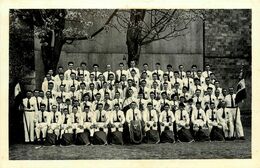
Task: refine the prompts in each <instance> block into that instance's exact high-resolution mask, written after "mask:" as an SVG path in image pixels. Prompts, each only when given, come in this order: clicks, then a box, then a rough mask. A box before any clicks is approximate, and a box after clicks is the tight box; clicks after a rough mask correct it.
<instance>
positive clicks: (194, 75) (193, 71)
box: [191, 65, 198, 79]
mask: <svg viewBox="0 0 260 168" xmlns="http://www.w3.org/2000/svg"><path fill="white" fill-rule="evenodd" d="M191 77H192V78H193V79H195V78H197V77H198V75H197V65H192V66H191Z"/></svg>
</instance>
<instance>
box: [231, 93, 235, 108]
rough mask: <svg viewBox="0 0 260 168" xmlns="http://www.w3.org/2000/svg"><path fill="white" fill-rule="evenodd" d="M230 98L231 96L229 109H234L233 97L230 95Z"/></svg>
mask: <svg viewBox="0 0 260 168" xmlns="http://www.w3.org/2000/svg"><path fill="white" fill-rule="evenodd" d="M230 96H231V107H232V108H233V107H235V105H234V100H233V95H230Z"/></svg>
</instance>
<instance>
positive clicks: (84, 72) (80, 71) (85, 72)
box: [77, 62, 90, 82]
mask: <svg viewBox="0 0 260 168" xmlns="http://www.w3.org/2000/svg"><path fill="white" fill-rule="evenodd" d="M80 75H83V78H84V81H86V82H87V81H89V75H90V73H89V71H88V70H87V64H86V63H85V62H81V63H80V67H79V68H78V71H77V76H78V77H79V76H80Z"/></svg>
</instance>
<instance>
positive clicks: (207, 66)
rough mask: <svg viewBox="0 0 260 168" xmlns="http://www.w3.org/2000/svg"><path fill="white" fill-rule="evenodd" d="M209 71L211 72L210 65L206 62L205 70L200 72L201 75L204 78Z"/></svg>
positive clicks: (207, 75) (208, 74)
mask: <svg viewBox="0 0 260 168" xmlns="http://www.w3.org/2000/svg"><path fill="white" fill-rule="evenodd" d="M211 73H212V72H211V71H210V65H209V64H206V65H205V71H204V72H202V76H203V77H204V78H207V77H209V76H210V74H211Z"/></svg>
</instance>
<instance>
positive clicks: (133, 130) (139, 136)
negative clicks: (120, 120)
mask: <svg viewBox="0 0 260 168" xmlns="http://www.w3.org/2000/svg"><path fill="white" fill-rule="evenodd" d="M129 131H130V141H131V142H132V143H134V144H140V143H141V142H142V140H143V132H142V123H141V121H140V120H132V121H131V122H130V128H129Z"/></svg>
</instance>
